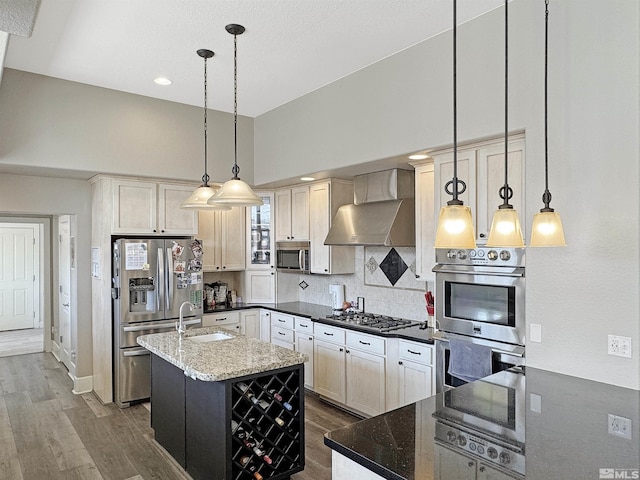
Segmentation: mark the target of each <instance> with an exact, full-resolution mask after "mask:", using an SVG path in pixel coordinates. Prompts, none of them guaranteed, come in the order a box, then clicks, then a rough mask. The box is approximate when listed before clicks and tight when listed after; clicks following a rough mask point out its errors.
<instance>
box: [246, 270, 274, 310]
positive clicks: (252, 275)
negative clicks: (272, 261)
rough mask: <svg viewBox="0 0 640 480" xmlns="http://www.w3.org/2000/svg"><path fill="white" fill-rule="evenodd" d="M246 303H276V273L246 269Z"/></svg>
mask: <svg viewBox="0 0 640 480" xmlns="http://www.w3.org/2000/svg"><path fill="white" fill-rule="evenodd" d="M242 275H243V278H244V281H243V285H244V292H243V296H242V300H243V301H244V302H245V303H275V301H276V275H275V272H272V271H266V270H245V271H244V272H243V274H242Z"/></svg>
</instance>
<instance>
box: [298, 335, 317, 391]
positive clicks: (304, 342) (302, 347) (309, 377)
mask: <svg viewBox="0 0 640 480" xmlns="http://www.w3.org/2000/svg"><path fill="white" fill-rule="evenodd" d="M296 351H298V352H300V353H304V354H305V355H306V356H308V357H309V361H308V362H306V363H305V365H304V386H305V387H307V388H308V389H310V390H313V337H312V336H311V335H308V334H304V333H298V332H296Z"/></svg>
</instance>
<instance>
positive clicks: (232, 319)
mask: <svg viewBox="0 0 640 480" xmlns="http://www.w3.org/2000/svg"><path fill="white" fill-rule="evenodd" d="M202 326H203V327H220V328H224V329H225V330H231V331H232V332H237V333H241V325H240V312H239V311H238V310H234V311H228V312H220V313H207V314H205V315H203V316H202Z"/></svg>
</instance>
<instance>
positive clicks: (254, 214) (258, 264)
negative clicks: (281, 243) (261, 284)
mask: <svg viewBox="0 0 640 480" xmlns="http://www.w3.org/2000/svg"><path fill="white" fill-rule="evenodd" d="M257 195H258V196H259V197H260V198H261V199H262V201H263V202H264V205H261V206H257V207H251V208H249V209H248V211H249V215H247V222H248V225H247V231H248V234H249V238H248V244H249V248H248V249H247V254H248V258H247V269H252V270H262V269H265V270H271V269H275V265H274V262H275V253H274V241H273V240H274V238H273V222H272V217H271V211H272V210H271V207H272V206H273V193H264V192H258V193H257Z"/></svg>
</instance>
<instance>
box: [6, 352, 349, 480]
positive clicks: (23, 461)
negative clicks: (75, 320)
mask: <svg viewBox="0 0 640 480" xmlns="http://www.w3.org/2000/svg"><path fill="white" fill-rule="evenodd" d="M71 388H72V382H71V380H70V379H69V376H68V375H67V371H66V369H65V368H64V366H63V365H62V364H61V363H59V362H58V361H56V360H55V358H54V357H53V356H52V355H51V354H48V353H36V354H30V355H20V356H15V357H5V358H0V480H40V479H42V480H57V479H65V480H85V479H89V480H100V479H104V480H111V479H113V480H151V479H166V480H177V479H188V478H190V477H188V476H187V475H185V474H183V473H182V471H181V469H180V468H179V467H176V466H175V464H174V463H173V461H172V460H171V459H170V458H169V457H168V456H167V455H166V454H165V453H164V451H163V450H162V449H161V448H160V447H158V446H157V444H156V443H155V442H154V441H153V430H152V429H151V427H150V425H149V411H148V409H147V408H145V407H144V405H134V406H132V407H130V408H127V409H119V408H118V407H117V406H116V405H115V404H109V405H102V404H101V403H100V402H99V401H98V400H97V399H96V398H95V397H94V396H93V395H92V394H83V395H74V394H73V393H71ZM305 417H306V418H305V427H306V435H305V441H306V468H305V470H304V471H303V472H300V473H298V474H296V475H293V476H292V477H291V478H292V479H294V480H330V478H331V451H330V450H329V449H328V448H327V447H325V446H324V444H323V438H322V436H323V434H324V432H326V431H329V430H334V429H336V428H339V427H341V426H343V425H348V424H350V423H353V422H355V421H357V420H358V418H357V417H354V416H352V415H349V414H348V413H346V412H343V411H341V410H339V409H336V408H333V407H331V406H329V405H327V404H325V403H323V402H320V401H319V400H318V398H317V397H316V396H315V395H313V394H309V395H307V398H306V409H305Z"/></svg>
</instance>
